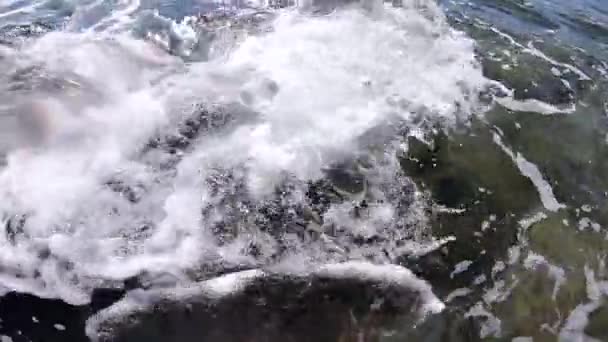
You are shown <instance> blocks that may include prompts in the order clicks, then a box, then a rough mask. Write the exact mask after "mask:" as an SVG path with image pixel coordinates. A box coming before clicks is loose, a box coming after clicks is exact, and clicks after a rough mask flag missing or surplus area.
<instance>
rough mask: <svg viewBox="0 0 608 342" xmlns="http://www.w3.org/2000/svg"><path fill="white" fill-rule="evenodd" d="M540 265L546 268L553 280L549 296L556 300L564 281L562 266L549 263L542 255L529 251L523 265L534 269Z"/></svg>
mask: <svg viewBox="0 0 608 342" xmlns="http://www.w3.org/2000/svg"><path fill="white" fill-rule="evenodd" d="M541 265H542V266H545V267H546V268H547V273H548V275H549V276H550V277H551V278H553V280H554V281H555V285H554V286H553V292H552V293H551V298H552V299H553V300H556V298H557V294H558V292H559V289H560V287H561V286H562V285H563V284H564V283H565V282H566V272H565V271H564V269H563V268H561V267H559V266H555V265H553V264H551V263H549V262H548V261H547V260H546V259H545V257H543V256H542V255H539V254H536V253H533V252H529V253H528V256H527V257H526V259H525V260H524V267H526V268H527V269H531V270H536V269H537V267H539V266H541Z"/></svg>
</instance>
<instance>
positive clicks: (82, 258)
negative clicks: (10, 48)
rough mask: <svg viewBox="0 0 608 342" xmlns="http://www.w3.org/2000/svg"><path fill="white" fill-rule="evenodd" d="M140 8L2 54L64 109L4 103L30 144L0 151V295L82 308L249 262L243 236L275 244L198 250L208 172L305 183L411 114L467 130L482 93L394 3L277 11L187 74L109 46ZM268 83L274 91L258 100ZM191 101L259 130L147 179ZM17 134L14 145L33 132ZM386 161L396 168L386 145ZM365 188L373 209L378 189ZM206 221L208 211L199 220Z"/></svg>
mask: <svg viewBox="0 0 608 342" xmlns="http://www.w3.org/2000/svg"><path fill="white" fill-rule="evenodd" d="M139 6H140V3H139V1H125V2H122V3H121V6H119V8H118V9H117V10H116V11H113V12H111V13H109V14H108V16H106V17H104V18H102V19H101V20H100V21H99V22H98V23H96V24H95V25H93V26H90V27H87V28H88V31H87V32H85V33H74V32H72V33H69V32H55V33H51V34H47V35H45V36H44V37H42V38H40V39H39V40H36V41H34V42H32V43H30V44H28V45H27V46H26V47H24V49H23V50H21V51H19V52H18V53H16V55H18V56H19V58H20V63H22V64H23V65H24V66H29V65H41V66H42V67H43V70H44V71H45V72H46V73H49V74H54V75H59V76H63V77H67V76H68V75H69V78H70V79H73V82H74V83H75V84H76V85H74V89H76V90H74V92H75V93H76V95H74V94H72V93H71V92H70V94H67V93H66V92H67V91H66V92H62V91H61V90H53V91H45V92H42V91H33V92H30V93H25V94H24V96H23V97H22V98H20V99H19V100H20V101H21V100H24V101H26V102H27V101H28V100H29V99H37V100H39V101H40V102H38V103H37V105H40V107H42V109H41V112H40V113H42V114H41V115H37V114H36V115H34V117H35V119H34V121H36V122H38V123H41V124H40V125H41V126H42V127H44V128H45V130H44V132H45V135H44V137H45V139H43V141H41V142H36V143H38V145H36V146H34V144H33V143H31V141H29V142H30V144H24V145H23V146H22V147H24V148H22V149H20V150H15V151H10V152H9V155H8V158H7V165H6V167H4V168H3V169H2V170H0V199H1V201H0V213H1V214H2V216H3V217H4V220H5V221H7V220H8V218H11V219H13V220H17V221H18V217H16V216H15V215H21V214H24V215H27V219H26V221H25V225H24V226H23V232H21V233H20V234H18V237H17V238H16V239H15V240H14V241H11V240H10V239H9V238H8V237H7V236H4V235H2V236H1V237H0V247H1V248H0V264H1V265H2V266H3V270H5V271H3V273H2V274H0V285H2V286H3V287H6V288H11V289H13V288H14V289H18V290H19V291H25V292H33V293H36V294H38V295H41V296H45V297H59V298H62V299H64V300H66V301H67V302H69V303H73V304H82V303H86V302H87V301H88V300H89V294H90V292H91V290H92V288H94V287H96V286H99V285H100V284H101V283H103V282H107V281H115V280H122V279H125V278H128V277H131V276H135V275H138V274H140V273H142V272H146V271H147V272H151V273H170V274H172V275H174V276H175V277H176V278H179V279H182V280H185V279H186V278H187V277H186V276H185V275H184V271H185V270H187V269H190V268H196V267H197V266H200V264H201V263H202V264H204V263H205V262H206V261H207V260H208V259H211V260H214V261H216V260H217V259H218V258H219V259H221V260H222V261H224V262H226V263H235V264H241V263H243V262H247V263H249V262H254V261H255V260H253V261H252V260H251V258H250V257H249V256H246V255H243V254H242V252H241V250H242V248H241V247H243V246H246V243H247V241H249V240H251V239H252V236H255V238H256V239H258V240H259V241H262V242H264V243H266V244H267V245H269V246H272V244H273V243H276V242H273V241H272V239H271V238H270V237H268V236H267V235H264V234H263V233H262V232H259V231H256V230H255V227H250V228H249V229H251V230H252V231H253V232H252V233H250V234H243V236H242V237H241V238H240V239H237V240H236V241H235V242H234V243H232V244H226V245H222V246H219V245H218V244H217V243H216V242H215V239H214V238H213V237H212V236H211V232H210V226H211V224H212V223H214V222H216V221H218V220H221V219H222V217H221V210H220V209H221V208H222V204H221V203H222V202H221V198H218V196H215V195H213V194H212V191H211V189H210V188H209V187H208V185H207V183H205V178H206V177H209V176H210V175H211V173H212V171H213V170H214V169H215V168H221V169H231V168H234V169H235V170H236V169H241V170H245V171H243V172H244V174H243V178H244V179H245V184H246V186H247V187H248V189H249V191H251V193H252V194H254V195H255V198H256V199H264V198H265V196H267V195H268V194H269V193H270V192H272V191H273V189H274V186H275V185H277V184H280V183H281V182H282V181H283V180H284V179H285V174H289V175H290V177H292V178H293V179H296V180H297V181H301V182H305V181H306V180H309V179H316V178H319V177H321V176H322V172H321V170H322V168H323V167H324V166H326V165H328V164H331V163H333V162H336V161H341V160H342V159H343V158H344V156H345V155H356V154H357V152H359V151H360V150H361V148H362V146H360V145H361V143H360V139H361V138H362V136H364V135H365V134H366V133H368V132H369V131H370V130H371V129H373V128H376V127H379V126H383V125H384V126H390V125H391V124H392V123H393V122H394V121H395V120H397V121H398V122H400V123H406V124H407V123H410V121H411V120H412V114H413V113H417V114H422V115H424V116H425V117H426V118H427V119H428V120H433V121H442V122H444V123H448V124H449V123H453V122H455V121H456V120H457V119H458V118H464V117H466V116H467V115H469V113H470V112H471V111H472V110H473V108H474V107H475V103H476V102H475V94H476V93H477V92H478V91H479V90H480V89H481V88H482V87H483V86H485V80H484V79H483V77H482V75H481V71H480V68H479V66H478V65H477V62H476V61H475V57H474V52H473V42H472V41H471V40H469V39H467V38H466V37H464V36H463V35H462V34H461V33H458V32H455V31H453V30H452V29H450V28H449V26H448V25H447V23H446V21H445V19H444V18H443V15H442V13H441V12H440V11H439V10H438V9H436V8H435V7H432V6H431V7H429V8H427V9H426V10H425V13H422V12H421V11H419V10H418V9H417V8H415V6H411V5H409V4H405V6H404V8H403V9H393V8H389V7H387V8H386V9H385V11H384V12H382V11H380V12H379V13H374V15H373V16H370V15H368V14H366V12H364V11H360V10H356V9H351V10H338V11H336V12H334V13H332V14H330V15H327V16H308V15H307V14H302V13H299V12H298V11H292V10H286V11H278V12H276V13H275V15H276V20H274V21H273V22H272V23H271V25H269V26H270V27H271V30H269V32H265V33H264V34H261V35H256V36H253V35H252V36H245V37H243V40H242V42H240V41H239V42H240V43H238V44H237V43H235V42H231V44H233V43H234V44H237V45H235V46H234V47H233V48H231V49H228V50H227V51H228V53H227V54H226V55H224V56H221V57H220V56H218V58H216V59H212V60H210V61H207V62H200V63H191V64H189V65H185V64H184V63H183V62H182V61H181V60H180V59H178V58H175V57H173V56H169V55H167V54H166V53H165V52H164V51H163V50H162V49H159V48H157V47H156V46H155V45H154V44H150V43H147V42H144V41H141V40H136V39H134V38H133V37H132V36H130V35H128V34H126V33H124V34H123V33H120V32H123V31H125V30H126V28H129V27H130V26H129V25H131V24H132V22H133V17H132V16H131V14H133V13H134V11H136V10H137V9H138V8H139ZM433 8H434V9H433ZM272 84H274V85H276V88H277V91H275V92H273V91H269V85H272ZM271 88H272V87H271ZM245 94H247V96H245ZM245 97H246V98H248V99H249V100H248V101H245V100H243V99H244V98H245ZM195 101H204V102H208V103H214V104H218V105H219V106H222V105H227V104H230V103H234V102H240V103H241V105H242V106H245V107H247V109H248V110H250V111H254V112H257V113H259V118H258V119H259V120H258V121H257V122H255V123H248V124H243V125H241V126H239V127H237V128H235V129H234V130H233V131H232V132H228V133H226V134H225V135H223V136H217V137H214V138H211V137H210V138H208V139H203V140H201V141H198V142H196V143H195V144H194V145H193V146H192V148H191V150H188V151H186V152H185V154H184V156H183V158H182V159H181V161H180V163H179V165H178V166H177V170H176V172H173V171H165V170H163V169H161V168H160V166H159V165H160V164H161V163H162V161H163V158H164V157H166V156H160V157H155V156H154V155H153V156H151V157H150V156H147V157H146V158H148V159H145V160H142V159H139V153H140V150H141V147H142V146H144V145H145V143H146V142H147V141H148V139H150V138H151V137H152V136H153V135H154V134H155V133H156V132H159V131H163V130H167V129H168V128H167V127H169V128H171V127H174V126H175V124H176V123H177V122H179V121H181V120H183V119H184V116H185V115H187V114H189V113H188V112H186V113H182V112H180V110H181V109H183V108H185V107H188V106H189V105H191V104H192V103H193V102H195ZM24 108H30V107H27V106H25V107H24ZM395 118H396V119H395ZM47 119H48V120H47ZM391 120H392V121H391ZM50 122H53V123H54V124H53V125H51V124H50ZM412 125H413V124H412ZM23 127H24V128H23V131H24V132H23V135H24V136H25V137H26V140H27V138H28V137H29V138H31V137H32V136H33V133H32V132H33V131H32V130H33V128H32V126H28V125H24V126H23ZM26 145H27V146H26ZM386 149H387V151H386V153H387V155H390V154H392V157H391V158H394V159H396V158H395V157H394V153H393V152H395V149H393V147H392V145H387V147H386ZM382 158H384V157H382ZM382 158H379V159H382ZM387 159H389V158H384V159H383V160H387ZM391 162H392V163H394V164H396V163H395V162H394V160H393V161H391ZM387 170H389V171H391V170H392V171H395V169H391V168H387ZM383 171H384V170H383ZM386 172H388V171H386ZM388 176H390V177H393V176H395V175H394V172H393V174H390V175H389V174H388V173H387V174H386V175H385V174H379V176H378V179H382V180H383V181H385V182H388V181H393V180H392V179H388V180H387V179H386V178H383V177H388ZM113 178H118V179H120V180H122V181H124V182H125V183H127V184H129V185H137V186H139V187H141V189H142V191H141V198H140V200H139V202H137V203H131V202H129V201H128V200H127V199H126V198H125V196H123V195H121V194H120V193H117V192H114V191H111V190H109V189H108V187H107V186H105V185H104V184H105V182H107V181H108V180H110V179H113ZM393 184H398V185H399V186H401V185H403V184H404V183H393ZM371 188H372V189H371V190H370V191H375V192H377V193H378V194H377V196H376V197H377V198H382V191H384V190H382V189H387V188H389V189H390V188H391V187H388V186H384V188H381V187H380V186H379V185H378V182H376V184H372V186H371ZM392 188H398V187H392ZM298 196H301V195H298V194H296V195H294V196H293V199H292V200H294V201H297V200H298ZM385 197H386V196H385ZM300 200H301V198H300ZM207 207H212V208H216V209H217V210H215V211H213V212H212V214H209V215H208V216H204V217H201V209H202V208H207ZM393 207H394V206H393ZM393 207H391V205H389V204H386V205H385V206H378V207H377V208H375V209H373V210H375V211H372V214H373V215H372V216H373V220H369V221H368V222H366V224H371V225H374V224H377V225H385V224H392V223H393V222H396V218H395V217H393V213H394V212H395V211H394V210H395V208H393ZM213 215H216V216H217V217H216V216H213ZM421 217H422V218H421ZM398 219H399V220H410V222H414V221H415V220H416V219H421V220H423V219H424V213H423V210H422V209H421V208H412V211H411V215H404V217H398ZM142 226H146V227H148V228H149V229H148V230H146V231H142V230H141V229H140V228H141V227H142ZM358 228H360V227H358ZM368 228H370V229H373V228H374V227H369V226H368ZM378 230H380V229H378ZM431 243H434V242H431ZM433 246H435V245H433ZM269 248H270V247H269ZM298 248H300V249H307V248H308V249H310V253H309V254H314V253H325V254H328V253H326V252H319V251H318V250H317V249H315V248H316V247H308V246H298ZM378 250H381V249H380V248H378ZM358 253H359V254H364V253H363V252H361V251H359V252H358ZM268 254H271V253H268ZM303 254H306V253H303ZM328 255H329V254H328ZM324 257H325V259H327V258H330V256H324ZM341 257H343V256H341ZM347 257H348V256H347ZM353 267H354V266H353ZM400 274H402V273H400ZM402 275H403V276H404V277H405V275H404V274H402ZM404 279H405V278H404Z"/></svg>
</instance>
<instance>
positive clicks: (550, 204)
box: [494, 133, 566, 211]
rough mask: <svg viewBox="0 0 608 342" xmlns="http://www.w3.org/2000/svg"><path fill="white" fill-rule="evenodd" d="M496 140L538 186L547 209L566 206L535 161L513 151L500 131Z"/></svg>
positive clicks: (524, 173)
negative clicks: (532, 161)
mask: <svg viewBox="0 0 608 342" xmlns="http://www.w3.org/2000/svg"><path fill="white" fill-rule="evenodd" d="M494 142H495V143H496V144H497V145H498V146H500V148H502V150H503V151H505V153H506V154H507V155H508V156H509V157H511V159H513V162H514V163H515V165H517V168H518V169H519V171H520V172H521V173H522V174H523V175H524V176H526V177H528V178H529V179H530V181H532V184H534V186H535V187H536V190H537V191H538V194H539V195H540V200H541V202H542V203H543V206H544V207H545V209H547V210H549V211H558V210H560V209H562V208H565V207H566V206H565V205H564V204H561V203H559V202H558V201H557V199H556V198H555V195H554V194H553V188H552V187H551V185H550V184H549V183H548V182H547V181H546V180H545V179H544V177H543V175H542V173H540V170H538V167H537V166H536V165H534V164H533V163H531V162H529V161H528V160H526V158H524V157H523V156H522V155H521V153H519V152H517V154H515V153H513V151H511V149H509V148H508V147H507V146H506V145H505V144H504V143H503V142H502V139H501V137H500V135H499V134H498V133H494Z"/></svg>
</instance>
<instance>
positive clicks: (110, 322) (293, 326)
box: [87, 262, 443, 342]
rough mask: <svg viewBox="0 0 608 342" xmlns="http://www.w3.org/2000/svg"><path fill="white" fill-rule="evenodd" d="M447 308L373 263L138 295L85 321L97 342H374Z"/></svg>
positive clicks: (405, 275)
mask: <svg viewBox="0 0 608 342" xmlns="http://www.w3.org/2000/svg"><path fill="white" fill-rule="evenodd" d="M442 309H443V304H442V303H441V302H440V301H438V299H437V298H436V297H435V296H434V295H433V294H432V292H431V290H430V287H429V286H428V285H427V284H426V283H425V282H424V281H422V280H420V279H417V278H416V277H415V276H413V275H412V274H411V272H409V271H408V270H407V269H404V268H401V267H398V266H388V265H387V266H374V265H371V264H367V263H354V262H350V263H344V264H331V265H325V266H322V267H321V268H319V269H317V270H316V271H313V272H312V273H297V274H296V273H293V274H289V273H288V274H275V273H269V272H264V271H260V270H249V271H241V272H237V273H232V274H228V275H224V276H220V277H218V278H214V279H210V280H208V281H205V282H202V283H199V284H197V285H195V286H192V287H189V288H183V289H181V290H180V289H171V290H160V291H159V290H157V291H133V292H131V293H129V294H127V296H126V297H125V299H123V300H122V301H120V302H118V303H116V304H114V305H113V306H112V307H110V308H108V309H106V310H104V311H101V312H100V313H99V314H97V315H96V316H94V317H93V318H91V319H90V320H89V321H88V323H87V334H88V335H89V336H90V337H91V338H92V340H93V341H96V342H97V341H100V342H101V341H116V342H118V341H150V342H152V341H164V342H169V341H180V342H186V341H355V340H357V341H361V339H363V340H364V341H374V340H377V339H378V337H379V336H381V335H382V333H383V327H384V326H386V325H387V323H390V322H391V321H394V320H395V318H396V317H401V319H402V321H405V322H407V324H409V325H410V326H413V325H415V324H417V323H418V322H419V321H420V319H423V318H425V317H426V316H427V315H428V314H430V313H438V312H440V311H441V310H442Z"/></svg>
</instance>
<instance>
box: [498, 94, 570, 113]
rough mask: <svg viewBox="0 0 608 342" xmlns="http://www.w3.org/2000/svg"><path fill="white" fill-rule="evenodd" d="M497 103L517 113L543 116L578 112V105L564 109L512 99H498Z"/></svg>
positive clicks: (531, 100)
mask: <svg viewBox="0 0 608 342" xmlns="http://www.w3.org/2000/svg"><path fill="white" fill-rule="evenodd" d="M495 101H496V102H497V103H499V104H500V105H502V106H503V107H505V108H507V109H510V110H512V111H516V112H532V113H540V114H543V115H553V114H572V113H574V112H575V111H576V104H571V105H569V106H568V107H565V108H562V107H557V106H554V105H552V104H549V103H546V102H543V101H539V100H537V99H526V100H515V99H514V98H512V97H502V98H501V97H497V98H495Z"/></svg>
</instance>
